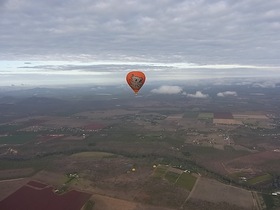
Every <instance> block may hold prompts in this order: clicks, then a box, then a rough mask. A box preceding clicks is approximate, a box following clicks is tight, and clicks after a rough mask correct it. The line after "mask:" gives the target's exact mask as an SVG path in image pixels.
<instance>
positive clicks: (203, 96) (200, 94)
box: [187, 91, 209, 98]
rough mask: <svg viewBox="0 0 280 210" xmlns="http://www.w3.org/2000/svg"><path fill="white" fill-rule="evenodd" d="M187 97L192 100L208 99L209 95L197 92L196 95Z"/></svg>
mask: <svg viewBox="0 0 280 210" xmlns="http://www.w3.org/2000/svg"><path fill="white" fill-rule="evenodd" d="M187 97H190V98H208V97H209V95H208V94H204V93H202V92H201V91H196V93H195V94H187Z"/></svg>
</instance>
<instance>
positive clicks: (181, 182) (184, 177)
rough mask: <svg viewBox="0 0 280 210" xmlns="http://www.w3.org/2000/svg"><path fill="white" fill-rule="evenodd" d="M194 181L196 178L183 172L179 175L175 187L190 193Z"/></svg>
mask: <svg viewBox="0 0 280 210" xmlns="http://www.w3.org/2000/svg"><path fill="white" fill-rule="evenodd" d="M196 179H197V178H196V177H194V176H192V175H191V174H190V173H185V172H184V173H182V174H181V176H180V178H179V179H178V180H177V182H176V185H177V186H180V187H183V188H185V189H187V190H189V191H191V190H192V188H193V186H194V184H195V182H196Z"/></svg>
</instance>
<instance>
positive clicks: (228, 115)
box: [214, 112, 233, 119]
mask: <svg viewBox="0 0 280 210" xmlns="http://www.w3.org/2000/svg"><path fill="white" fill-rule="evenodd" d="M214 118H215V119H233V116H232V114H231V113H230V112H215V113H214Z"/></svg>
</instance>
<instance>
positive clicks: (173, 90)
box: [151, 85, 183, 94]
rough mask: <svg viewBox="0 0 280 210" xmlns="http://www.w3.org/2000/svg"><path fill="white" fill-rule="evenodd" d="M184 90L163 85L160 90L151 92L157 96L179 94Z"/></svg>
mask: <svg viewBox="0 0 280 210" xmlns="http://www.w3.org/2000/svg"><path fill="white" fill-rule="evenodd" d="M182 91H183V89H182V88H181V87H179V86H170V85H163V86H160V87H159V88H156V89H153V90H151V92H152V93H156V94H179V93H181V92H182Z"/></svg>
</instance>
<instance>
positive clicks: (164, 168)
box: [153, 165, 168, 178]
mask: <svg viewBox="0 0 280 210" xmlns="http://www.w3.org/2000/svg"><path fill="white" fill-rule="evenodd" d="M167 169H168V166H165V165H159V166H157V168H156V169H155V171H154V175H153V176H154V177H157V178H163V177H164V175H165V173H166V171H167Z"/></svg>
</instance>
